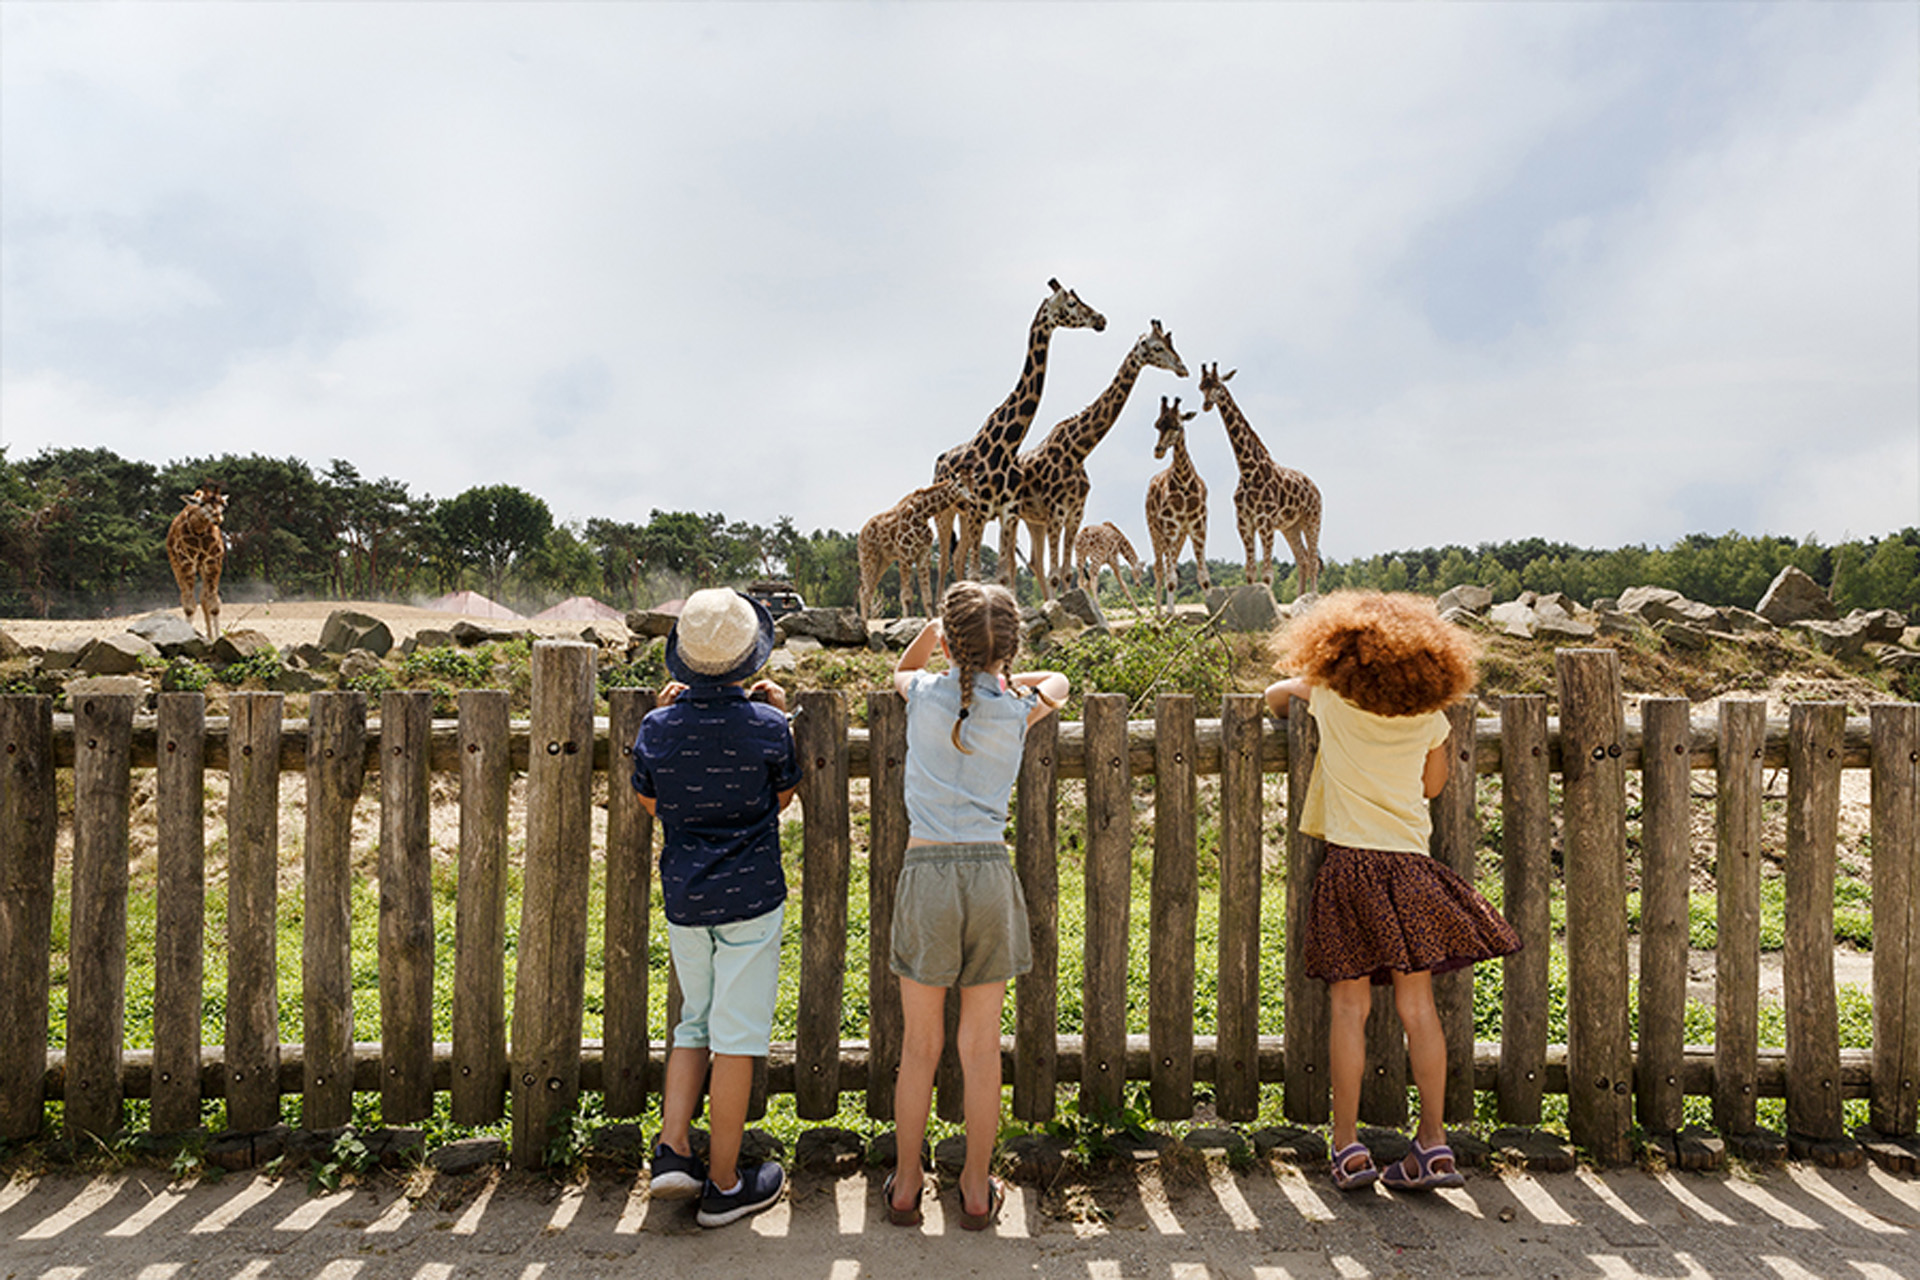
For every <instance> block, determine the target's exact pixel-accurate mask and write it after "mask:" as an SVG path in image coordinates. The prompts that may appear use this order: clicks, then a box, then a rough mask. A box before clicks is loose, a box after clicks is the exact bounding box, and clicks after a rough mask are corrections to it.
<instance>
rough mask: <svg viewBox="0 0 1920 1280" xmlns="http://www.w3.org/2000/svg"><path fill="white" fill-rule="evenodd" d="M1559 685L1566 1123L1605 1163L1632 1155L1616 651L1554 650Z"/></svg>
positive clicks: (1621, 723)
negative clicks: (1568, 1083) (1567, 1087)
mask: <svg viewBox="0 0 1920 1280" xmlns="http://www.w3.org/2000/svg"><path fill="white" fill-rule="evenodd" d="M1554 667H1555V669H1556V673H1557V675H1558V680H1559V686H1560V715H1561V732H1562V745H1563V748H1564V751H1563V759H1562V762H1561V769H1562V773H1561V782H1562V795H1563V797H1564V804H1563V810H1562V812H1563V817H1564V822H1565V837H1564V838H1565V846H1566V876H1567V1061H1568V1064H1569V1068H1568V1070H1569V1076H1570V1079H1571V1080H1572V1082H1573V1083H1572V1086H1571V1089H1570V1091H1569V1093H1568V1096H1567V1129H1568V1131H1569V1133H1570V1134H1571V1136H1572V1138H1573V1140H1574V1142H1575V1143H1577V1144H1578V1145H1580V1146H1582V1147H1585V1148H1586V1149H1587V1150H1588V1151H1589V1152H1591V1153H1592V1154H1593V1157H1594V1158H1595V1159H1596V1160H1598V1161H1600V1162H1601V1163H1602V1164H1621V1163H1624V1162H1625V1161H1626V1160H1627V1159H1628V1157H1629V1156H1630V1155H1631V1147H1630V1145H1629V1143H1628V1130H1629V1127H1630V1126H1631V1124H1632V1118H1633V1117H1632V1104H1633V1099H1632V1096H1631V1090H1632V1079H1633V1056H1632V1048H1631V1041H1630V1038H1629V1033H1630V1029H1629V1026H1628V1020H1627V899H1626V894H1627V829H1626V825H1627V798H1626V769H1625V766H1624V765H1623V764H1622V763H1621V759H1620V757H1621V753H1622V746H1621V738H1622V735H1623V730H1624V713H1623V711H1622V706H1621V692H1620V656H1619V655H1618V654H1617V653H1615V652H1614V651H1613V650H1611V649H1561V650H1558V651H1556V652H1555V654H1554Z"/></svg>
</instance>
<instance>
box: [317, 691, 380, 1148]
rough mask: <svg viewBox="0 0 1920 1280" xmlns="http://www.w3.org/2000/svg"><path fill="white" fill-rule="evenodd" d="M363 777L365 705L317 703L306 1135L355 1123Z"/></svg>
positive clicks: (342, 697)
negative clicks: (358, 824) (357, 873)
mask: <svg viewBox="0 0 1920 1280" xmlns="http://www.w3.org/2000/svg"><path fill="white" fill-rule="evenodd" d="M366 767H367V695H366V694H364V693H358V692H352V691H329V692H324V693H315V694H314V695H313V696H312V698H311V699H310V700H309V702H308V711H307V831H306V850H305V858H306V873H305V876H304V880H305V884H304V885H303V891H304V893H305V895H306V897H305V903H304V915H303V918H302V921H301V951H302V955H301V969H300V976H301V993H302V1023H301V1025H302V1028H303V1030H302V1032H301V1041H302V1048H303V1051H304V1064H303V1065H304V1069H305V1076H306V1079H305V1094H304V1096H303V1098H302V1100H301V1107H300V1123H301V1124H302V1125H303V1126H305V1127H306V1128H308V1129H337V1128H339V1127H340V1126H341V1125H343V1124H346V1123H347V1122H348V1121H350V1120H352V1119H353V806H354V803H355V801H357V800H359V798H360V788H361V785H362V784H363V782H364V781H365V778H366ZM383 772H384V771H383ZM383 969H384V966H383ZM383 1003H384V1002H383Z"/></svg>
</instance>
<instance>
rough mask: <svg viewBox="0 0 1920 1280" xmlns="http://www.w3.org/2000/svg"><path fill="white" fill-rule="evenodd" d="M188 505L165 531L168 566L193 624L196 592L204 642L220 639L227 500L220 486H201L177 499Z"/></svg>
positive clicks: (205, 483) (189, 620) (182, 604)
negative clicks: (222, 526)
mask: <svg viewBox="0 0 1920 1280" xmlns="http://www.w3.org/2000/svg"><path fill="white" fill-rule="evenodd" d="M180 501H182V502H184V503H186V504H187V505H186V506H185V508H183V509H182V510H181V512H180V514H179V515H177V516H175V517H174V518H173V523H172V524H171V525H169V526H168V527H167V562H168V563H169V564H171V565H172V566H173V580H174V581H175V582H177V583H178V584H179V585H180V607H181V608H182V609H183V610H185V611H186V615H187V622H188V623H189V624H191V623H192V622H193V606H194V594H195V588H196V587H198V588H199V596H200V611H201V613H202V615H203V616H204V617H205V618H206V622H207V639H208V640H209V641H212V640H218V639H219V638H220V569H221V567H222V566H223V565H224V564H225V563H226V559H227V544H226V539H225V538H224V537H223V536H222V535H221V533H220V522H221V520H223V519H224V518H225V517H226V514H227V498H226V495H225V494H223V493H221V492H220V486H219V485H217V484H211V483H207V482H204V481H203V482H202V483H201V485H200V487H199V488H198V489H195V490H194V491H193V492H192V493H183V494H181V495H180Z"/></svg>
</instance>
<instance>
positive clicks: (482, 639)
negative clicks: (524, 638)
mask: <svg viewBox="0 0 1920 1280" xmlns="http://www.w3.org/2000/svg"><path fill="white" fill-rule="evenodd" d="M519 635H520V633H519V632H518V631H512V630H509V629H507V628H506V627H490V626H488V625H487V624H486V623H484V622H474V621H472V620H471V619H468V618H462V619H460V621H458V622H456V623H454V624H453V642H454V643H455V644H457V645H459V646H460V647H461V648H463V649H471V648H474V647H475V646H477V645H483V644H500V643H504V642H506V641H508V640H514V639H518V638H519Z"/></svg>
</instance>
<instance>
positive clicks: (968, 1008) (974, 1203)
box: [959, 982, 1007, 1213]
mask: <svg viewBox="0 0 1920 1280" xmlns="http://www.w3.org/2000/svg"><path fill="white" fill-rule="evenodd" d="M1006 998H1007V984H1006V983H1004V982H988V983H983V984H982V985H980V986H977V987H962V988H960V1035H959V1049H960V1073H961V1077H962V1079H964V1080H965V1082H966V1118H967V1163H966V1166H965V1168H963V1169H961V1171H960V1203H961V1206H962V1207H963V1208H965V1209H966V1211H967V1212H968V1213H985V1212H987V1210H988V1209H990V1208H991V1207H992V1206H991V1205H990V1204H989V1203H988V1195H987V1179H988V1177H989V1175H990V1174H991V1172H992V1168H993V1149H994V1147H995V1145H996V1144H997V1143H998V1142H999V1139H1000V1010H1001V1007H1002V1006H1003V1005H1004V1004H1005V1002H1006Z"/></svg>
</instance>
